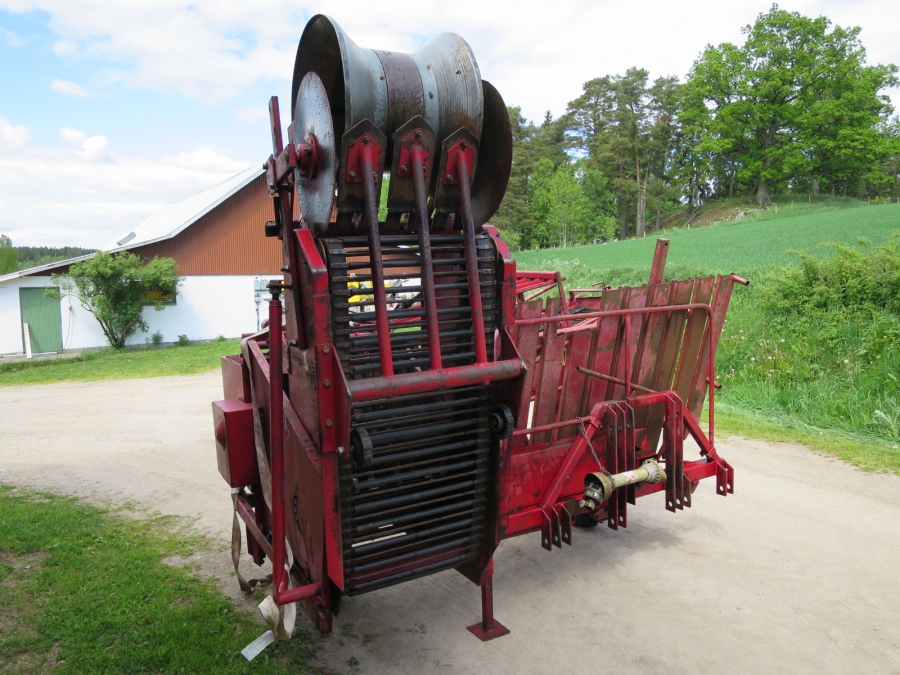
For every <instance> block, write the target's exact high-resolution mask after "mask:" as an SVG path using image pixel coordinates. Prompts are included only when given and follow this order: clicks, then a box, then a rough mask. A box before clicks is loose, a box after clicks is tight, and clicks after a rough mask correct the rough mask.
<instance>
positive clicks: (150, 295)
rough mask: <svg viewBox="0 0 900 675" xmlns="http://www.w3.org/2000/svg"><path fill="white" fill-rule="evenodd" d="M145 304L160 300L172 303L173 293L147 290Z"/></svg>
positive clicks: (173, 300) (166, 303) (165, 303)
mask: <svg viewBox="0 0 900 675" xmlns="http://www.w3.org/2000/svg"><path fill="white" fill-rule="evenodd" d="M145 297H146V298H147V304H148V305H149V304H151V303H156V302H161V303H163V304H164V305H174V304H176V303H175V298H176V296H175V294H174V293H166V292H165V291H147V295H146V296H145Z"/></svg>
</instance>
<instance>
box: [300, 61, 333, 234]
mask: <svg viewBox="0 0 900 675" xmlns="http://www.w3.org/2000/svg"><path fill="white" fill-rule="evenodd" d="M311 137H312V138H315V142H316V145H317V146H318V153H317V155H318V171H317V172H316V174H315V177H314V178H312V179H310V178H309V177H307V176H306V175H305V174H304V173H302V172H301V171H300V170H299V169H297V170H296V171H295V173H294V178H295V182H296V185H297V197H298V198H299V199H300V213H301V214H302V217H303V220H305V221H306V222H307V223H309V227H310V229H311V230H312V231H313V233H314V234H321V233H323V232H324V231H325V228H327V227H328V223H329V222H330V221H331V211H332V207H333V205H334V189H335V172H336V168H337V166H336V158H335V142H334V127H333V126H332V123H331V108H330V106H329V104H328V94H326V93H325V87H324V86H323V85H322V80H320V79H319V76H318V75H316V74H315V73H307V74H306V75H305V76H304V77H303V81H302V82H301V83H300V88H299V90H298V92H297V98H296V103H295V104H294V118H293V123H292V124H291V142H292V143H309V142H310V138H311Z"/></svg>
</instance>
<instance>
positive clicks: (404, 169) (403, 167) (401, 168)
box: [400, 164, 409, 173]
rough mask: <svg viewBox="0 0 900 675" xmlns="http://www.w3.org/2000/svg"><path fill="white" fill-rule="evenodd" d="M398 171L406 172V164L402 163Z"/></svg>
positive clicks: (407, 169) (407, 168)
mask: <svg viewBox="0 0 900 675" xmlns="http://www.w3.org/2000/svg"><path fill="white" fill-rule="evenodd" d="M400 171H402V172H403V173H408V172H409V167H408V166H407V165H406V164H404V165H403V166H401V167H400Z"/></svg>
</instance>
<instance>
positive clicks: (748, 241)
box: [515, 204, 900, 278]
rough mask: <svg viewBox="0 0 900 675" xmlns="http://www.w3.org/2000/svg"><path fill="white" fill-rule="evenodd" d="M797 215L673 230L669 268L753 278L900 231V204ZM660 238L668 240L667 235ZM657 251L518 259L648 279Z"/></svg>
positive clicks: (621, 249) (632, 244)
mask: <svg viewBox="0 0 900 675" xmlns="http://www.w3.org/2000/svg"><path fill="white" fill-rule="evenodd" d="M795 213H797V214H799V215H794V214H793V213H792V212H791V210H789V209H785V208H783V207H780V208H779V213H778V215H777V216H776V215H775V214H774V212H773V213H766V214H764V215H762V216H760V217H759V218H757V217H756V216H753V215H751V216H746V217H744V218H743V219H741V220H739V221H735V222H729V223H723V224H720V225H716V226H713V227H694V228H691V229H680V230H669V231H667V232H666V233H665V235H664V236H666V237H668V238H669V239H671V240H672V243H671V244H670V245H669V254H668V259H667V265H668V266H675V267H688V268H693V269H697V270H703V271H708V272H711V273H720V274H722V273H728V272H738V271H743V272H748V271H752V270H754V269H760V268H765V267H770V266H773V265H793V264H795V263H796V257H795V256H793V255H791V254H790V253H789V251H809V252H811V251H815V250H816V247H817V246H818V245H819V244H821V243H824V242H839V243H843V244H848V245H854V244H856V241H857V239H858V238H859V237H861V236H862V237H865V238H866V239H868V240H869V241H870V242H872V243H873V244H883V243H884V242H886V241H887V240H888V238H889V237H890V235H891V234H892V233H894V232H896V231H897V230H898V229H900V204H884V205H879V206H859V207H856V208H847V209H838V208H834V209H826V208H822V209H820V210H818V211H816V212H813V213H806V214H801V213H800V210H799V208H798V210H797V211H796V212H795ZM658 234H659V236H663V233H662V232H659V233H658ZM655 247H656V233H654V236H653V237H649V236H648V237H646V238H644V239H630V240H628V241H622V242H612V243H609V244H593V245H590V246H576V247H572V248H568V249H547V250H542V251H519V252H517V253H516V254H515V255H516V261H517V263H518V267H519V269H523V270H527V269H533V268H540V266H541V264H543V263H544V262H545V261H546V260H547V259H548V257H550V258H553V257H556V258H563V257H564V258H565V259H567V260H570V261H571V260H578V261H579V262H580V263H581V264H583V265H587V266H589V267H592V268H594V269H597V270H600V271H607V270H620V269H638V270H643V271H644V275H645V277H644V278H646V274H647V272H648V271H649V269H650V263H651V262H652V261H653V251H654V249H655Z"/></svg>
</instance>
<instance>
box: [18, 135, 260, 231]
mask: <svg viewBox="0 0 900 675" xmlns="http://www.w3.org/2000/svg"><path fill="white" fill-rule="evenodd" d="M8 129H13V130H16V131H15V132H14V133H11V134H10V135H9V138H19V139H21V138H27V129H25V128H24V127H13V126H12V125H11V124H9V122H7V121H6V120H4V119H2V118H0V140H2V141H4V142H5V141H6V139H7V137H8V135H7V130H8ZM59 136H60V138H61V139H62V140H63V141H64V142H65V143H66V144H69V145H72V146H75V147H73V148H72V151H71V152H69V153H67V152H62V153H61V152H60V150H59V148H58V147H53V146H35V145H30V146H29V151H28V153H21V152H13V150H14V149H15V146H16V142H15V141H13V142H12V143H11V149H10V150H9V151H6V150H5V149H4V147H3V146H2V145H0V194H2V195H3V208H2V209H0V231H2V232H5V233H7V234H8V235H9V237H10V238H11V239H12V240H13V242H14V243H16V244H19V245H57V246H58V245H64V244H69V245H75V246H79V245H80V246H98V247H99V246H105V245H107V244H108V243H109V242H110V241H114V240H115V239H118V238H121V237H122V235H124V234H126V233H127V232H129V231H131V230H132V229H134V226H135V225H137V224H138V223H140V222H141V221H143V220H144V219H145V218H147V217H148V216H150V215H152V214H153V213H155V212H156V211H158V210H159V209H161V208H162V207H164V206H166V205H167V204H171V203H172V202H175V201H178V200H180V199H184V198H185V197H189V196H190V195H192V194H195V193H197V192H200V191H201V190H205V189H206V188H208V187H211V186H213V185H215V184H216V183H220V182H222V181H223V180H225V179H226V178H229V177H231V176H233V175H234V174H236V173H238V172H240V171H242V170H244V169H246V168H247V166H248V165H249V163H248V162H246V161H240V160H235V159H231V158H230V157H227V156H224V155H221V154H218V153H217V152H216V151H215V150H213V149H211V148H199V149H197V150H196V151H192V152H184V153H181V154H180V155H178V156H177V157H156V158H143V159H139V160H128V159H122V158H121V157H118V156H116V155H115V154H114V153H111V152H110V148H109V141H108V139H107V137H106V136H102V135H95V136H88V135H87V134H85V133H84V132H82V131H80V130H78V129H72V128H68V127H66V128H63V129H60V130H59ZM22 142H24V141H21V142H19V143H18V145H21V143H22ZM260 162H262V160H261V159H260ZM47 176H53V177H54V189H53V190H52V194H48V192H47V190H46V180H47Z"/></svg>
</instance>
